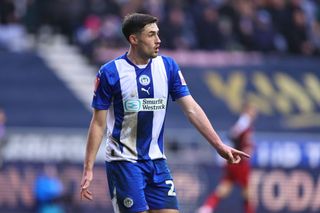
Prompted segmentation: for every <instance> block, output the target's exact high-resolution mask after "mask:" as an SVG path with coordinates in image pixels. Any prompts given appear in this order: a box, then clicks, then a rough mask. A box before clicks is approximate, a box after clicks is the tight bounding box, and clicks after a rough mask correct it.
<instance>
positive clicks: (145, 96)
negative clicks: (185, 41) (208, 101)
mask: <svg viewBox="0 0 320 213" xmlns="http://www.w3.org/2000/svg"><path fill="white" fill-rule="evenodd" d="M169 94H170V96H171V98H172V99H173V100H176V99H178V98H181V97H183V96H186V95H189V94H190V93H189V89H188V87H187V85H186V83H185V81H184V79H183V76H182V73H181V71H180V68H179V66H178V65H177V63H176V62H175V61H174V60H173V59H171V58H170V57H166V56H158V57H156V58H153V59H150V60H149V62H148V64H147V66H146V67H144V68H139V67H138V66H136V65H135V64H133V63H132V62H131V61H130V60H129V59H128V58H127V53H126V54H124V55H122V56H120V57H119V58H117V59H115V60H113V61H110V62H109V63H106V64H105V65H103V66H102V67H101V69H100V70H99V72H98V74H97V82H96V88H95V94H94V97H93V101H92V106H93V108H95V109H98V110H107V109H108V110H109V111H108V115H107V146H106V160H107V161H113V160H128V161H136V160H148V159H160V158H165V155H164V149H163V139H164V138H163V130H164V122H165V115H166V108H167V103H168V96H169Z"/></svg>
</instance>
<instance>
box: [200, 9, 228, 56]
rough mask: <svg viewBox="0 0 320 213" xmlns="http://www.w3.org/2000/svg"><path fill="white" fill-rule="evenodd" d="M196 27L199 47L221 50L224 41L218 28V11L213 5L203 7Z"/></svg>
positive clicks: (223, 46)
mask: <svg viewBox="0 0 320 213" xmlns="http://www.w3.org/2000/svg"><path fill="white" fill-rule="evenodd" d="M197 28H198V33H197V35H198V41H199V48H200V49H204V50H217V49H220V50H221V49H224V48H225V41H224V38H223V35H222V32H221V31H220V29H219V12H218V11H217V10H216V9H215V8H214V7H213V6H209V7H206V8H204V10H203V13H202V14H201V17H200V18H199V20H198V23H197Z"/></svg>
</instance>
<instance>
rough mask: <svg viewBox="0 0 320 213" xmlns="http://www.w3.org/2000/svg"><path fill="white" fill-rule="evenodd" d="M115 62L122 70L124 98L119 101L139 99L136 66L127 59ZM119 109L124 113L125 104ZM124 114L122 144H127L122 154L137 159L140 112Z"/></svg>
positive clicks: (121, 78) (120, 75) (121, 83)
mask: <svg viewBox="0 0 320 213" xmlns="http://www.w3.org/2000/svg"><path fill="white" fill-rule="evenodd" d="M115 63H116V67H117V70H118V71H120V72H118V73H119V78H120V85H121V94H122V98H123V99H122V100H119V102H122V101H123V100H126V99H129V98H134V99H137V98H138V90H137V85H136V84H133V83H132V82H135V81H136V72H135V69H134V67H133V66H131V65H130V64H128V63H127V61H126V60H125V59H118V60H116V61H115ZM115 108H116V107H115ZM118 110H122V113H123V110H124V109H123V106H122V107H121V108H120V107H119V109H118ZM123 115H124V116H123V121H122V128H120V141H121V142H122V144H124V145H126V147H124V149H123V153H122V154H123V156H124V157H125V158H129V159H132V158H136V159H137V156H134V155H136V154H135V153H136V152H137V150H136V145H137V144H136V143H137V141H136V139H137V122H138V113H135V112H131V113H123ZM116 119H118V118H116Z"/></svg>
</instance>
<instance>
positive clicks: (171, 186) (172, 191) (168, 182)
mask: <svg viewBox="0 0 320 213" xmlns="http://www.w3.org/2000/svg"><path fill="white" fill-rule="evenodd" d="M166 184H167V185H170V190H169V191H168V196H176V192H175V191H174V183H173V181H172V180H166Z"/></svg>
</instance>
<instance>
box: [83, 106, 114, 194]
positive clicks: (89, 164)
mask: <svg viewBox="0 0 320 213" xmlns="http://www.w3.org/2000/svg"><path fill="white" fill-rule="evenodd" d="M107 112H108V111H107V110H94V111H93V115H92V119H91V123H90V127H89V131H88V139H87V146H86V154H85V160H84V164H83V175H82V180H81V198H83V197H84V198H87V199H89V200H92V194H91V192H90V191H88V188H89V186H90V183H91V181H92V179H93V166H94V161H95V159H96V155H97V152H98V150H99V147H100V144H101V141H102V138H103V135H104V131H105V128H106V118H107Z"/></svg>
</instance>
